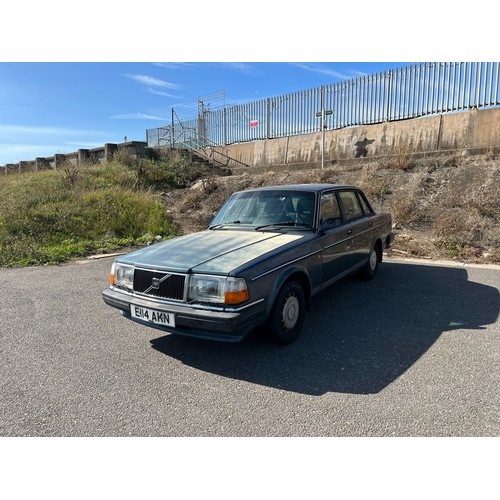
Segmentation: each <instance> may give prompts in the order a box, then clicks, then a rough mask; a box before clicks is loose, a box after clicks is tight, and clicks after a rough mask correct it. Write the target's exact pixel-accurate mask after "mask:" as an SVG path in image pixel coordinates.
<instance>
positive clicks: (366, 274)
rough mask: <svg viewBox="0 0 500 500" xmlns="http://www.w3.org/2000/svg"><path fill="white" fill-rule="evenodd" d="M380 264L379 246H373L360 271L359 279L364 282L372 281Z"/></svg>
mask: <svg viewBox="0 0 500 500" xmlns="http://www.w3.org/2000/svg"><path fill="white" fill-rule="evenodd" d="M379 263H380V247H379V245H375V246H374V247H373V248H372V250H371V252H370V255H369V257H368V262H367V263H366V265H365V267H363V269H362V270H361V277H362V278H363V279H365V280H372V279H373V278H375V276H376V274H377V271H378V266H379Z"/></svg>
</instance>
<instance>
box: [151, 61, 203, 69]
mask: <svg viewBox="0 0 500 500" xmlns="http://www.w3.org/2000/svg"><path fill="white" fill-rule="evenodd" d="M153 64H154V65H155V66H158V67H160V68H166V69H180V68H188V67H190V66H194V65H193V64H192V63H185V62H156V63H153Z"/></svg>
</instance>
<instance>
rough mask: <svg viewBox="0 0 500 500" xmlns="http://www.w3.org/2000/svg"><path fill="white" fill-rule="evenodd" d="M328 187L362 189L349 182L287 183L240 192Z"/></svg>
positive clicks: (307, 189)
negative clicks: (348, 183)
mask: <svg viewBox="0 0 500 500" xmlns="http://www.w3.org/2000/svg"><path fill="white" fill-rule="evenodd" d="M327 189H360V188H359V187H357V186H350V185H347V184H286V185H278V186H264V187H259V188H251V189H245V190H244V191H239V192H240V193H241V192H251V191H270V190H279V191H311V192H314V193H319V192H321V191H325V190H327Z"/></svg>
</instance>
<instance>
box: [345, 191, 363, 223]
mask: <svg viewBox="0 0 500 500" xmlns="http://www.w3.org/2000/svg"><path fill="white" fill-rule="evenodd" d="M340 199H341V200H342V205H343V206H344V213H345V218H346V220H348V221H350V220H354V219H358V218H359V217H362V216H363V210H362V209H361V206H360V204H359V201H358V197H357V196H356V193H355V192H354V191H341V192H340Z"/></svg>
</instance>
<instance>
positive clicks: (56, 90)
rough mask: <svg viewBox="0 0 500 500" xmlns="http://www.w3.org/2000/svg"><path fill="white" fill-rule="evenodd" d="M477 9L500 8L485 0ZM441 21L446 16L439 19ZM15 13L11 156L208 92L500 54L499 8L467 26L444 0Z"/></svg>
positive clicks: (140, 126) (91, 142)
mask: <svg viewBox="0 0 500 500" xmlns="http://www.w3.org/2000/svg"><path fill="white" fill-rule="evenodd" d="M482 3H484V6H481V5H480V4H482ZM475 8H476V10H478V11H480V10H481V9H482V11H484V12H487V11H490V10H491V7H489V6H487V4H486V2H485V1H484V0H478V2H476V4H475ZM462 10H463V9H462ZM28 13H29V15H27V14H28ZM398 17H400V18H401V21H402V22H399V23H398V22H397V19H398ZM432 19H435V20H441V19H446V23H443V22H441V21H439V23H438V24H439V28H436V29H425V27H426V26H429V25H430V24H429V23H431V24H432ZM2 20H3V21H4V22H3V23H2V29H1V30H0V166H2V165H5V164H6V163H17V162H18V161H20V160H30V159H34V158H36V157H39V156H40V157H44V156H52V155H53V154H55V153H65V152H72V151H76V150H78V149H79V148H93V147H99V146H102V145H103V144H104V143H106V142H112V143H117V142H122V141H123V139H124V137H127V139H128V140H139V141H141V140H145V136H146V129H148V128H154V127H157V126H162V125H166V124H168V123H169V122H170V116H171V109H172V108H174V109H176V110H177V109H180V110H185V111H186V110H187V109H188V108H189V106H191V107H192V108H193V109H194V108H195V106H196V102H197V98H198V97H203V96H207V95H211V94H214V93H218V92H221V91H224V92H225V97H226V102H227V103H228V104H230V103H240V102H244V101H249V100H250V101H251V100H255V99H261V98H265V97H272V96H277V95H280V94H284V93H287V92H291V91H298V90H303V89H307V88H312V87H317V86H319V85H321V84H328V83H334V82H336V81H340V80H344V79H348V78H353V77H357V76H359V75H362V74H370V73H373V72H378V71H381V70H385V69H389V68H394V67H398V66H401V65H403V64H405V63H403V62H398V61H408V60H413V61H450V60H451V61H460V60H461V61H470V60H482V61H495V60H497V59H498V56H499V55H500V54H499V50H498V47H499V45H498V41H497V35H496V33H497V28H496V25H495V22H496V21H495V16H493V15H490V16H487V17H486V18H485V19H482V20H481V23H480V24H479V23H476V24H474V23H473V25H468V26H467V33H466V35H467V36H464V32H463V31H462V30H461V29H459V27H460V26H461V25H463V22H464V21H463V13H462V11H461V9H449V7H448V5H447V4H446V3H444V2H443V5H441V4H439V3H436V2H435V1H434V0H421V2H420V3H419V6H418V9H417V8H413V9H412V10H411V12H409V11H405V10H404V9H401V4H400V2H397V1H396V0H381V1H380V2H372V1H368V0H360V1H359V2H357V3H356V5H351V4H339V3H338V2H337V3H333V2H331V1H326V0H317V2H315V3H314V5H312V4H311V5H301V7H300V8H286V7H285V6H284V4H282V3H279V2H274V3H273V2H269V1H268V0H253V2H252V3H246V4H241V6H240V7H239V9H238V10H237V11H235V9H234V2H232V1H231V2H230V1H229V0H211V2H210V3H209V4H203V3H200V4H197V3H196V2H195V3H194V4H192V3H182V2H177V3H172V2H160V1H158V0H150V1H149V2H147V4H145V5H144V8H141V6H140V5H135V6H134V7H133V8H129V7H127V8H124V4H123V3H122V2H118V1H116V0H108V1H107V2H102V1H100V0H99V1H97V0H87V2H86V3H85V8H82V9H79V10H78V11H75V12H73V11H72V10H71V9H61V8H60V1H59V0H45V1H44V2H30V1H28V2H27V3H26V2H10V3H7V4H6V5H5V6H4V8H3V11H2ZM423 29H424V31H422V30H423ZM129 61H136V62H129ZM162 61H166V62H162ZM182 61H188V62H186V63H184V62H182ZM196 61H200V62H196ZM212 61H216V62H212ZM222 61H223V62H222ZM238 61H245V62H238ZM294 61H306V62H304V63H296V62H294ZM316 61H324V62H316ZM326 61H329V62H326ZM334 61H336V62H334ZM350 61H357V62H350ZM363 61H371V62H363ZM373 61H385V62H373Z"/></svg>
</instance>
